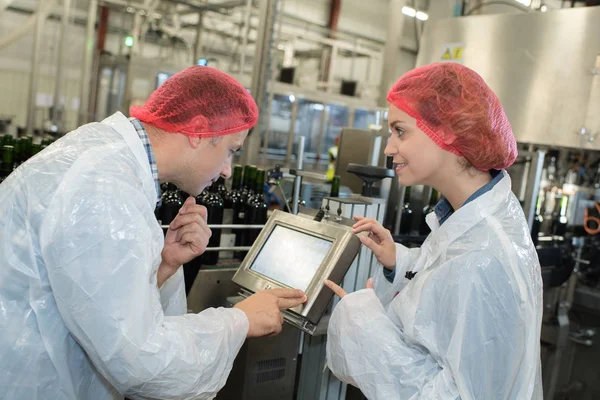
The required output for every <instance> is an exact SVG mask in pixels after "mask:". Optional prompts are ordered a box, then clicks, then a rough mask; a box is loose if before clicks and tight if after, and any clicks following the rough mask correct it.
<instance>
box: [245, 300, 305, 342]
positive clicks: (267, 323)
mask: <svg viewBox="0 0 600 400" xmlns="http://www.w3.org/2000/svg"><path fill="white" fill-rule="evenodd" d="M306 300H307V298H306V295H305V294H304V292H303V291H301V290H297V289H271V290H263V291H261V292H258V293H255V294H253V295H252V296H250V297H248V298H247V299H246V300H244V301H241V302H239V303H238V304H236V305H235V306H234V308H237V309H240V310H242V311H243V312H244V313H246V317H248V322H249V328H248V337H249V338H250V337H259V336H269V335H271V336H273V335H277V334H279V333H280V332H281V330H282V329H283V326H282V325H283V314H282V313H281V310H286V309H288V308H292V307H296V306H298V305H300V304H302V303H305V302H306Z"/></svg>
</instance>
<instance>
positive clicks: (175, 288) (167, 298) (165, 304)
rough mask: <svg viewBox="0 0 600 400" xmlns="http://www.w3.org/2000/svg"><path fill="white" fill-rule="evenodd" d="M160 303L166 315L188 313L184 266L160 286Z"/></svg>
mask: <svg viewBox="0 0 600 400" xmlns="http://www.w3.org/2000/svg"><path fill="white" fill-rule="evenodd" d="M160 304H161V305H162V309H163V312H164V314H165V315H166V316H177V315H183V314H185V313H187V298H186V297H185V283H184V280H183V267H179V269H178V270H177V272H176V273H174V274H173V276H171V277H170V278H169V279H167V280H166V281H165V282H164V283H163V285H162V287H161V288H160Z"/></svg>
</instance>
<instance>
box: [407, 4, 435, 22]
mask: <svg viewBox="0 0 600 400" xmlns="http://www.w3.org/2000/svg"><path fill="white" fill-rule="evenodd" d="M402 14H404V15H407V16H409V17H411V18H415V17H416V18H417V19H418V20H421V21H427V20H428V19H429V15H427V13H424V12H423V11H417V10H415V9H414V8H412V7H407V6H404V7H402Z"/></svg>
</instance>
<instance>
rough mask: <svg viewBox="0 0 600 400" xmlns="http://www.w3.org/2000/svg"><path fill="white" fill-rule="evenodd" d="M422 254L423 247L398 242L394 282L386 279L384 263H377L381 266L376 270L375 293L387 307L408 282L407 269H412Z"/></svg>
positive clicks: (374, 278)
mask: <svg viewBox="0 0 600 400" xmlns="http://www.w3.org/2000/svg"><path fill="white" fill-rule="evenodd" d="M419 254H421V248H420V247H416V248H412V249H411V248H408V247H406V246H403V245H401V244H400V243H396V268H395V269H394V271H395V275H394V282H390V281H388V280H387V279H386V277H385V276H384V274H383V268H384V267H383V265H381V264H380V263H377V265H378V266H379V268H377V271H376V272H375V275H374V277H373V286H374V287H375V293H376V294H377V297H379V300H380V301H381V303H382V304H383V305H384V307H387V305H388V304H389V303H390V302H391V301H392V300H393V299H394V297H395V296H396V294H397V293H398V292H399V291H400V290H402V288H403V287H404V285H405V284H406V280H405V279H404V275H405V274H406V271H408V270H410V268H411V267H412V266H413V265H414V263H415V261H416V260H417V258H418V257H419Z"/></svg>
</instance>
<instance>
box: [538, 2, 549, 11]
mask: <svg viewBox="0 0 600 400" xmlns="http://www.w3.org/2000/svg"><path fill="white" fill-rule="evenodd" d="M540 11H541V12H546V11H548V6H547V5H545V4H543V5H542V6H541V7H540Z"/></svg>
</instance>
